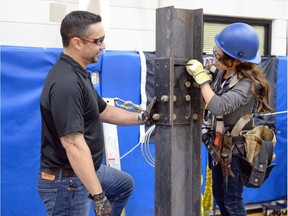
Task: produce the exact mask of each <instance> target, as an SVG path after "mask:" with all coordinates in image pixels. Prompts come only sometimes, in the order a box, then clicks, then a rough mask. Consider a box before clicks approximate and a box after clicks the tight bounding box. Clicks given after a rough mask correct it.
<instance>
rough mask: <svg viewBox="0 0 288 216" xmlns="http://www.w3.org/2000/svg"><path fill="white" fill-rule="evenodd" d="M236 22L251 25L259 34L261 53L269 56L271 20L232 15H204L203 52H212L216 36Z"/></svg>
mask: <svg viewBox="0 0 288 216" xmlns="http://www.w3.org/2000/svg"><path fill="white" fill-rule="evenodd" d="M234 22H244V23H247V24H249V25H251V26H252V27H253V28H254V29H255V30H256V32H257V33H258V36H259V42H260V43H259V54H260V55H261V56H269V55H270V53H271V25H272V21H271V20H253V19H242V18H232V17H218V16H217V17H216V16H206V15H204V44H203V52H204V53H205V54H212V49H213V47H214V46H215V42H214V36H215V35H216V34H217V33H219V32H220V31H221V30H222V29H223V28H224V27H225V26H227V25H229V24H231V23H234Z"/></svg>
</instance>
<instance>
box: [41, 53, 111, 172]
mask: <svg viewBox="0 0 288 216" xmlns="http://www.w3.org/2000/svg"><path fill="white" fill-rule="evenodd" d="M106 106H107V104H106V102H105V101H104V100H103V99H102V98H101V97H100V96H99V95H98V93H97V92H96V91H95V89H94V87H93V85H92V83H91V79H90V76H89V73H88V72H87V71H85V70H84V69H83V67H81V65H80V64H78V63H77V62H76V61H74V60H73V59H72V58H70V57H69V56H67V55H65V54H63V53H61V56H60V58H59V59H58V61H57V62H56V64H55V65H54V66H53V67H52V69H51V70H50V72H49V74H48V76H47V78H46V80H45V83H44V87H43V90H42V94H41V98H40V110H41V117H42V144H41V168H58V167H59V168H67V169H69V168H71V165H70V163H69V161H68V158H67V155H66V151H65V149H64V148H63V146H62V144H61V142H60V137H62V136H64V135H66V134H69V133H72V132H81V133H82V134H83V135H84V138H85V140H86V142H87V144H88V146H89V148H90V151H91V154H92V157H93V161H94V166H95V169H96V170H97V169H98V168H99V167H100V165H101V162H102V157H103V147H104V137H103V133H102V125H101V121H100V118H99V113H101V112H102V111H103V110H104V109H105V108H106Z"/></svg>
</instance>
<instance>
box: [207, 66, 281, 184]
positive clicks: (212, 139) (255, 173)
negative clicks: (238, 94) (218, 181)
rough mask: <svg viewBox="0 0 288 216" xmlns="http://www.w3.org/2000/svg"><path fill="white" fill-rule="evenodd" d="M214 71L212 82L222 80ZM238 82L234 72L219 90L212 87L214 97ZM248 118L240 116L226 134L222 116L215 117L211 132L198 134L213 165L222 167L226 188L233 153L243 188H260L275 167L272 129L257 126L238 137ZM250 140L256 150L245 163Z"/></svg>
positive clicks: (249, 148) (250, 114)
mask: <svg viewBox="0 0 288 216" xmlns="http://www.w3.org/2000/svg"><path fill="white" fill-rule="evenodd" d="M217 72H218V74H216V77H215V83H217V81H219V79H220V78H222V74H220V73H219V72H220V71H217ZM238 81H239V78H238V77H237V75H236V73H234V74H233V75H231V76H230V77H229V78H228V79H226V80H225V81H224V82H223V83H222V84H221V86H220V87H221V88H217V86H216V85H215V86H214V91H215V92H217V94H218V95H221V94H223V93H224V92H226V91H228V90H229V89H231V88H233V87H234V86H235V85H236V84H237V82H238ZM252 117H253V115H252V113H248V114H246V115H244V116H242V117H241V118H240V119H239V120H238V121H237V123H236V124H235V125H234V127H233V128H232V130H231V132H230V133H229V132H226V131H225V126H224V121H223V116H216V118H215V120H214V122H215V126H214V128H215V130H208V131H207V132H206V133H204V134H203V135H202V140H203V142H204V144H205V146H206V148H207V150H208V152H209V154H210V155H211V157H212V160H213V164H214V165H216V164H217V163H218V162H219V163H220V165H221V167H222V172H223V176H224V177H225V179H226V185H227V183H228V177H229V176H232V177H235V175H234V173H233V172H232V170H231V166H230V164H231V161H232V154H233V153H236V152H237V153H240V156H239V162H240V173H241V180H242V183H243V185H246V186H247V187H260V186H261V185H262V184H263V182H264V181H265V180H266V179H267V178H268V176H269V174H270V172H271V170H272V169H273V168H274V167H275V165H276V164H272V165H271V161H272V155H273V146H274V145H275V144H276V139H275V134H274V132H273V131H272V130H270V129H268V128H267V127H265V126H258V127H256V128H254V129H253V130H256V132H255V131H253V130H251V131H253V132H251V131H248V132H247V135H244V136H243V135H242V134H241V132H242V131H243V129H244V127H245V126H246V125H247V123H248V122H250V121H251V119H252ZM212 122H213V121H212ZM267 130H269V136H268V137H267V136H266V137H264V135H263V134H267ZM255 136H257V138H255ZM251 140H253V141H254V143H253V144H254V147H255V148H256V147H257V148H258V150H257V151H254V153H255V155H254V156H253V157H254V158H253V160H251V159H250V160H247V158H246V154H247V156H249V157H250V158H251V152H253V151H252V150H251V146H250V145H251ZM256 140H257V141H256ZM247 150H248V151H247ZM274 155H275V154H274Z"/></svg>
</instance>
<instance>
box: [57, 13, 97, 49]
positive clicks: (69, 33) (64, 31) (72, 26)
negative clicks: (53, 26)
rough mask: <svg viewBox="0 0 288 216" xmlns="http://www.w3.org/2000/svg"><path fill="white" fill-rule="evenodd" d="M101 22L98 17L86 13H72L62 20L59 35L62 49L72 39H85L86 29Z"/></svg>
mask: <svg viewBox="0 0 288 216" xmlns="http://www.w3.org/2000/svg"><path fill="white" fill-rule="evenodd" d="M101 21H102V18H101V16H100V15H96V14H93V13H90V12H88V11H72V12H71V13H69V14H67V15H66V16H65V17H64V19H63V20H62V23H61V27H60V33H61V36H62V43H63V46H64V47H67V46H69V42H70V39H71V38H72V37H76V36H78V37H85V36H87V34H88V32H87V31H88V28H89V26H90V25H91V24H95V23H99V22H101Z"/></svg>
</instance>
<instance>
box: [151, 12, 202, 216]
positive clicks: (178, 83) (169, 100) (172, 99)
mask: <svg viewBox="0 0 288 216" xmlns="http://www.w3.org/2000/svg"><path fill="white" fill-rule="evenodd" d="M202 26H203V10H202V9H197V10H185V9H175V8H174V7H165V8H159V9H157V10H156V58H155V95H156V96H157V97H158V98H159V103H158V105H157V112H158V113H159V115H160V120H159V122H158V123H157V125H156V129H155V143H156V163H155V169H156V174H155V215H156V216H190V215H191V216H200V215H201V162H202V161H201V124H202V107H201V101H202V99H201V93H200V90H199V88H198V87H197V86H195V83H194V80H193V78H192V77H191V76H190V75H189V74H188V73H187V72H186V70H185V66H184V65H185V64H186V63H187V61H188V60H189V59H191V58H194V59H198V60H200V61H201V60H202V41H203V27H202Z"/></svg>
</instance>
